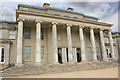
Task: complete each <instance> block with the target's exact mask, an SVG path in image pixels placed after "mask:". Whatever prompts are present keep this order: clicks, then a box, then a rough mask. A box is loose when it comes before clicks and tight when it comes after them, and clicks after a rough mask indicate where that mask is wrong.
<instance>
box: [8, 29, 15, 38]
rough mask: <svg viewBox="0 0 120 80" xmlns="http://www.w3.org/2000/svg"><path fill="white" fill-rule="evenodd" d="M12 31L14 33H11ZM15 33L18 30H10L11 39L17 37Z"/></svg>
mask: <svg viewBox="0 0 120 80" xmlns="http://www.w3.org/2000/svg"><path fill="white" fill-rule="evenodd" d="M10 32H13V33H12V34H11V33H10ZM15 33H16V31H14V30H10V31H9V39H15V38H16V36H15ZM10 36H14V37H10Z"/></svg>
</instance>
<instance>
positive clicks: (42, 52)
mask: <svg viewBox="0 0 120 80" xmlns="http://www.w3.org/2000/svg"><path fill="white" fill-rule="evenodd" d="M41 59H44V47H43V46H41Z"/></svg>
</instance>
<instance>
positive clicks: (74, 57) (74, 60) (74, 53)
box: [73, 48, 77, 62]
mask: <svg viewBox="0 0 120 80" xmlns="http://www.w3.org/2000/svg"><path fill="white" fill-rule="evenodd" d="M73 62H77V50H76V48H73Z"/></svg>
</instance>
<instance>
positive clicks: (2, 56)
mask: <svg viewBox="0 0 120 80" xmlns="http://www.w3.org/2000/svg"><path fill="white" fill-rule="evenodd" d="M1 62H4V48H2V54H1Z"/></svg>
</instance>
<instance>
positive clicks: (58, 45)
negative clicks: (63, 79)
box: [0, 4, 119, 68]
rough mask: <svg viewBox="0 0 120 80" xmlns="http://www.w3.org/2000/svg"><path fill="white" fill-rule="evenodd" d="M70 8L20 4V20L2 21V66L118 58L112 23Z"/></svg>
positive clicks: (17, 13) (0, 53)
mask: <svg viewBox="0 0 120 80" xmlns="http://www.w3.org/2000/svg"><path fill="white" fill-rule="evenodd" d="M69 10H73V9H72V8H70V9H68V10H60V9H56V8H51V7H49V5H48V6H47V7H44V8H43V7H33V6H28V5H22V4H20V5H18V10H16V20H17V21H16V22H5V21H4V22H1V23H0V26H1V27H0V29H1V31H0V33H2V34H1V35H0V64H1V65H2V68H6V67H9V66H12V65H13V66H18V67H20V66H25V65H32V66H42V65H45V66H46V65H54V64H55V65H57V64H59V65H60V64H63V65H64V64H74V63H82V62H86V63H87V62H91V61H95V62H99V61H101V60H103V61H110V60H117V59H118V52H119V43H118V42H117V43H116V42H114V40H113V38H114V39H116V41H117V40H118V39H117V38H115V37H113V36H112V33H111V30H110V29H111V27H112V24H107V23H101V22H99V21H98V20H99V19H98V18H95V17H90V16H86V15H84V14H81V13H76V12H74V11H69ZM112 37H113V38H112ZM106 41H107V42H106ZM115 43H116V45H115Z"/></svg>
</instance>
